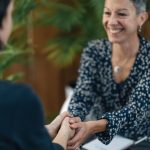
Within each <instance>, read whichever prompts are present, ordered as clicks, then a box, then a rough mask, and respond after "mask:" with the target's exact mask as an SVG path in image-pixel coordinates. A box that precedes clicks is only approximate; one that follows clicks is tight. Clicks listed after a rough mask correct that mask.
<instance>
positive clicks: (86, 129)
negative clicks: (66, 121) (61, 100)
mask: <svg viewBox="0 0 150 150" xmlns="http://www.w3.org/2000/svg"><path fill="white" fill-rule="evenodd" d="M70 124H71V125H70V127H71V128H72V129H75V136H74V137H73V138H72V139H71V140H69V141H68V147H67V148H68V150H75V149H76V148H77V147H79V146H80V145H81V144H83V142H85V140H86V139H87V138H88V137H89V136H90V135H92V134H95V133H97V132H104V131H105V130H106V125H107V124H108V121H107V120H106V119H101V120H97V121H87V122H81V120H80V119H79V118H76V119H74V118H72V119H70Z"/></svg>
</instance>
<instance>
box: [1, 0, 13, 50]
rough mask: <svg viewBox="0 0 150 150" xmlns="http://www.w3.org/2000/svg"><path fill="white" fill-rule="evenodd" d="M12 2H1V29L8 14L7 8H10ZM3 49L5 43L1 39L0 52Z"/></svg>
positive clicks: (5, 0)
mask: <svg viewBox="0 0 150 150" xmlns="http://www.w3.org/2000/svg"><path fill="white" fill-rule="evenodd" d="M10 2H11V0H0V28H2V23H3V19H4V18H5V16H6V13H7V7H8V6H9V3H10ZM2 48H3V43H2V41H1V39H0V50H2Z"/></svg>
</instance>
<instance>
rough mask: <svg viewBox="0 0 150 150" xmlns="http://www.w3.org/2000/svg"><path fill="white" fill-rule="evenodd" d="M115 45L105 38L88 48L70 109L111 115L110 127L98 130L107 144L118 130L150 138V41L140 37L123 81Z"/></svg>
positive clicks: (78, 113) (133, 136)
mask: <svg viewBox="0 0 150 150" xmlns="http://www.w3.org/2000/svg"><path fill="white" fill-rule="evenodd" d="M111 47H112V45H111V43H110V42H109V41H108V40H106V39H103V40H95V41H92V42H90V43H89V44H88V45H87V47H86V48H85V49H84V51H83V54H82V59H81V66H80V69H79V77H78V80H77V85H76V88H75V89H74V94H73V97H72V99H71V102H70V105H69V111H70V112H71V113H72V114H73V115H75V116H79V117H81V119H82V120H84V119H85V118H86V116H87V115H88V114H89V113H91V112H92V114H93V116H94V117H96V119H101V118H105V119H107V120H108V122H109V123H108V125H107V129H106V131H105V132H101V133H97V134H96V135H97V137H98V139H99V140H100V141H102V142H103V143H104V144H108V143H109V142H110V141H111V140H112V138H113V137H114V135H116V134H120V135H122V136H124V137H128V138H131V139H134V140H138V139H140V138H142V137H144V136H148V141H149V142H150V42H149V41H147V40H145V39H144V38H143V37H140V48H139V53H138V54H137V56H136V60H135V63H134V65H133V67H132V69H131V72H130V74H129V76H128V77H127V78H126V79H125V80H124V81H123V82H121V83H116V82H115V80H114V78H113V75H112V74H113V73H112V64H111V53H112V51H111V50H112V48H111Z"/></svg>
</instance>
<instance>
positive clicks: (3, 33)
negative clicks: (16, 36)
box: [0, 0, 13, 44]
mask: <svg viewBox="0 0 150 150" xmlns="http://www.w3.org/2000/svg"><path fill="white" fill-rule="evenodd" d="M12 12H13V0H12V1H11V2H10V4H9V6H8V7H7V13H6V16H5V18H4V20H3V22H2V27H1V28H0V39H1V41H2V42H3V44H6V43H7V41H8V38H9V36H10V34H11V31H12Z"/></svg>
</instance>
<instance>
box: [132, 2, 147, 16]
mask: <svg viewBox="0 0 150 150" xmlns="http://www.w3.org/2000/svg"><path fill="white" fill-rule="evenodd" d="M130 1H131V2H132V3H133V4H134V5H135V7H136V10H137V14H139V13H141V12H143V11H146V9H147V0H130Z"/></svg>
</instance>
